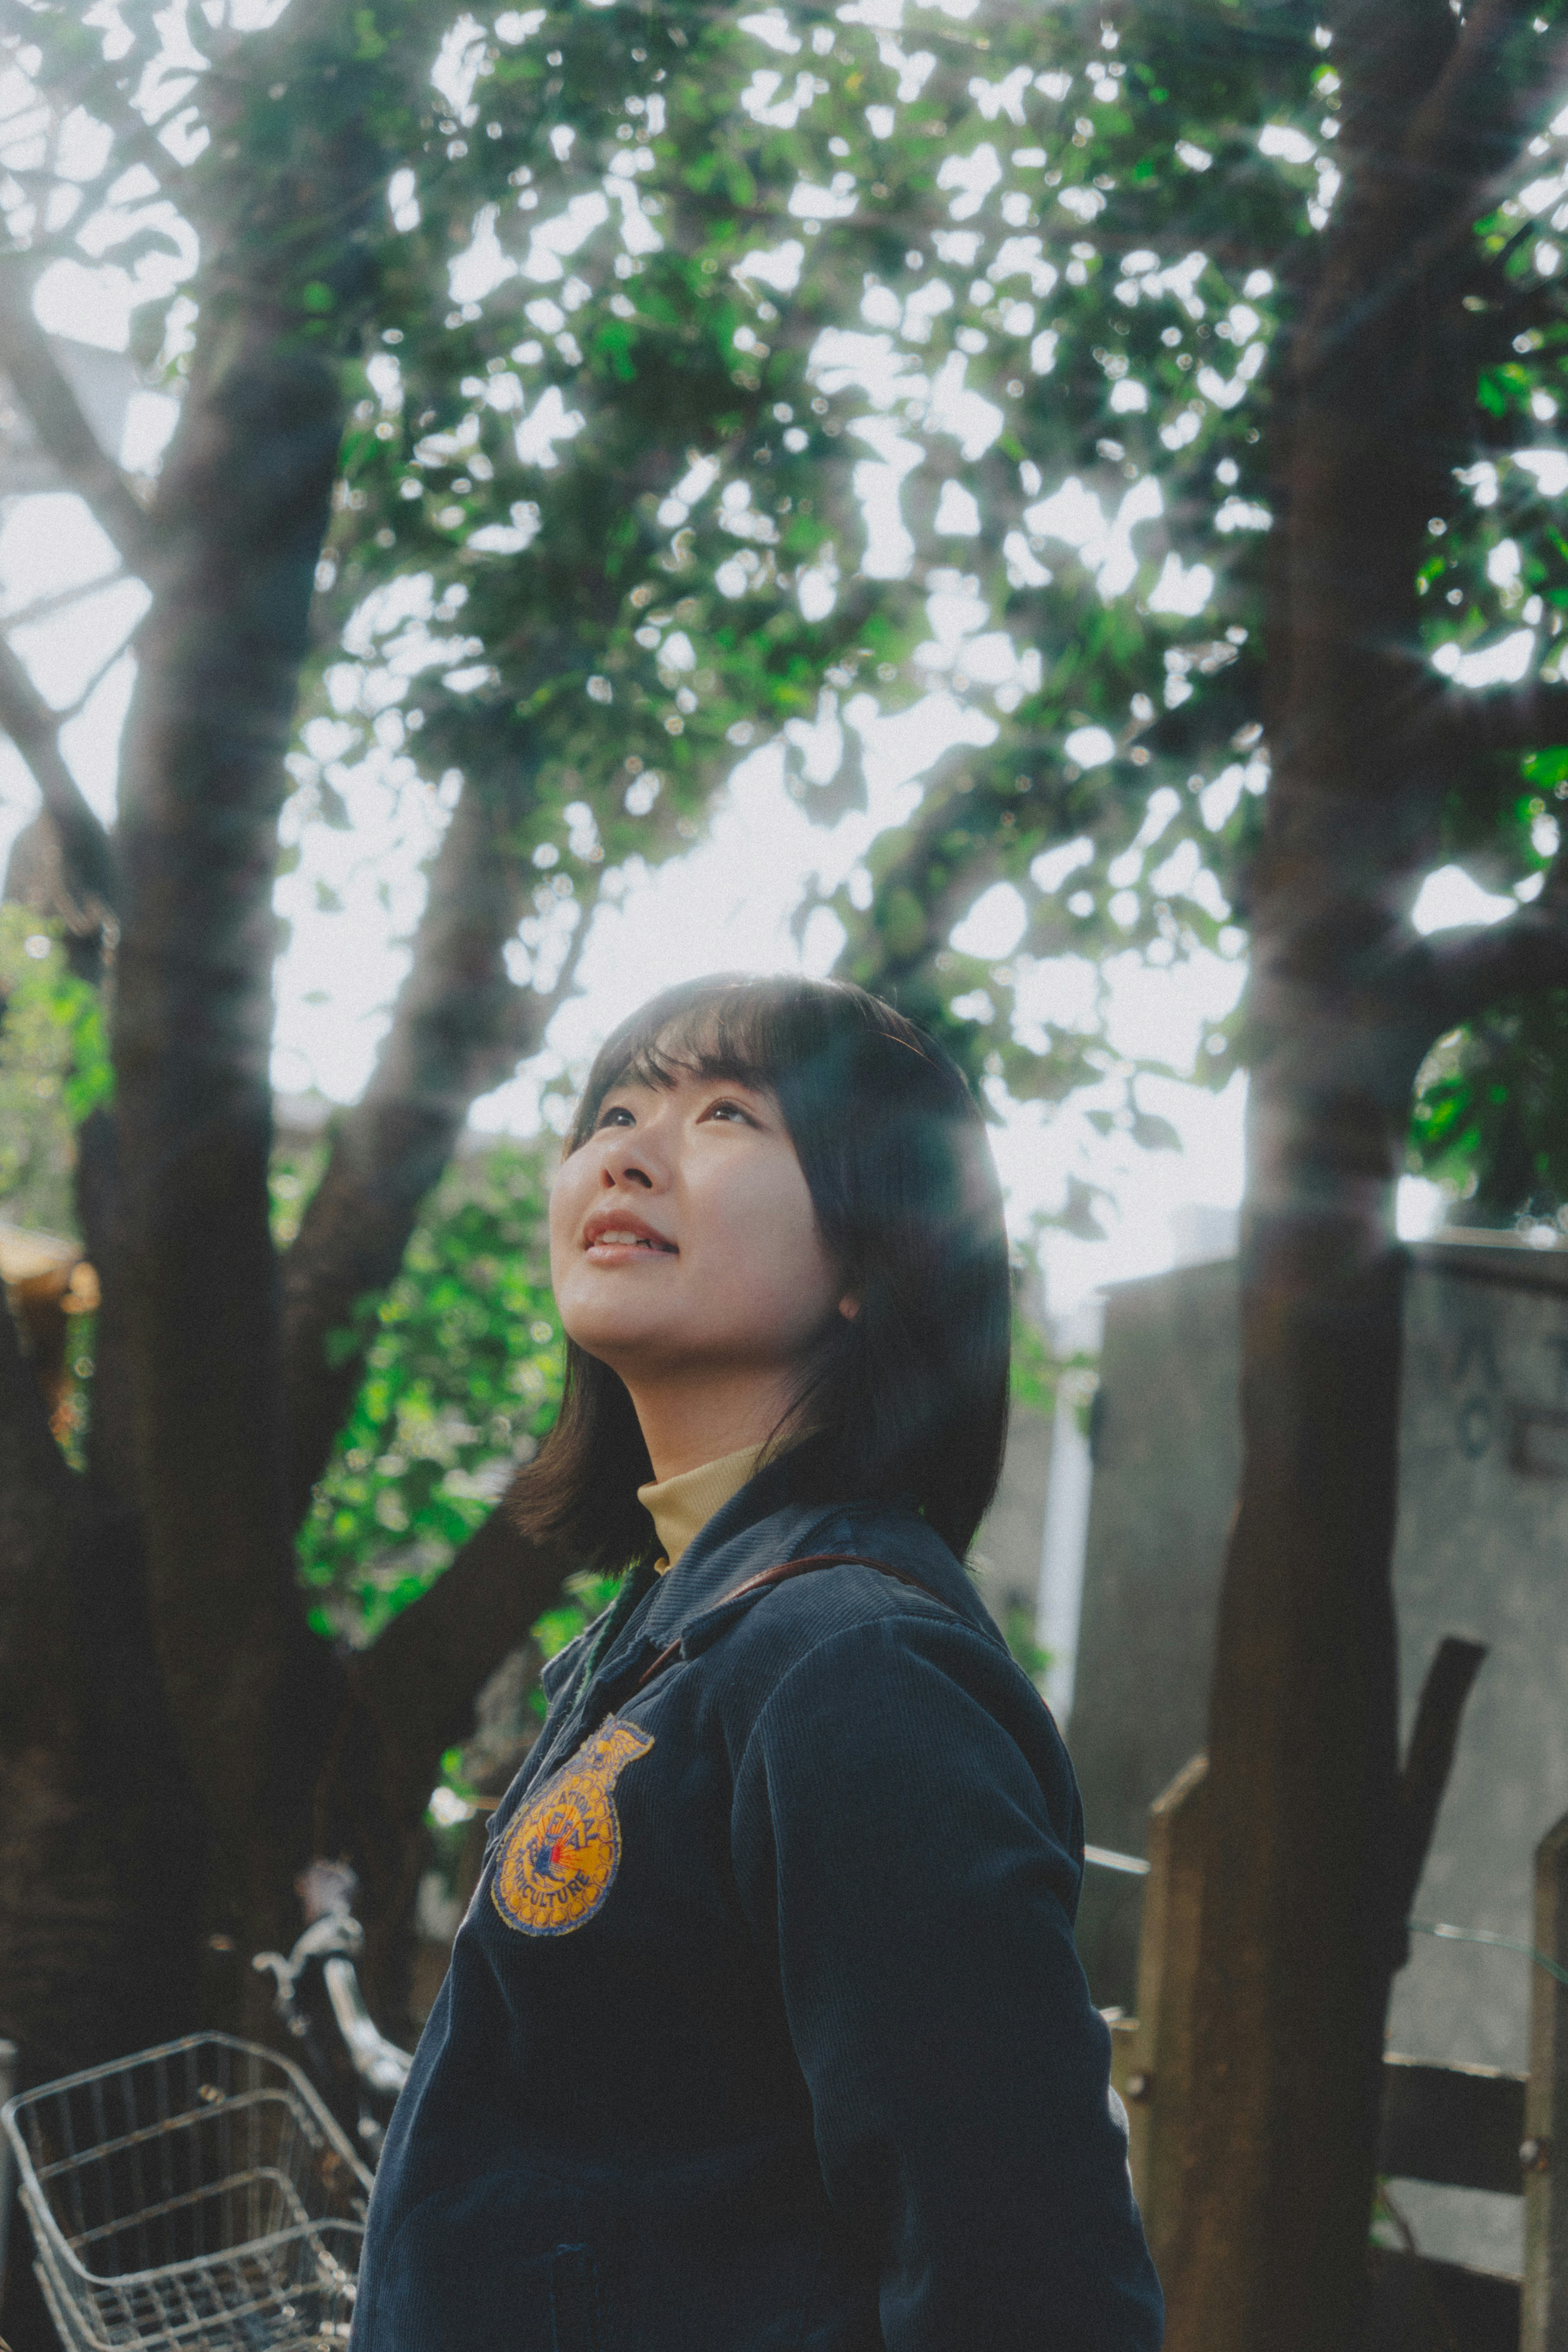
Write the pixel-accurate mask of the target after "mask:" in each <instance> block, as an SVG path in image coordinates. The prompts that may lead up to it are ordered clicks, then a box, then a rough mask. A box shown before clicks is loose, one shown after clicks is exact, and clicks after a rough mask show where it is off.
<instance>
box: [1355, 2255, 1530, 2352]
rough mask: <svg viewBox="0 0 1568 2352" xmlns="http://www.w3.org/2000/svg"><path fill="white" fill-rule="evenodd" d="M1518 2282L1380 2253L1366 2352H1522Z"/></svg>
mask: <svg viewBox="0 0 1568 2352" xmlns="http://www.w3.org/2000/svg"><path fill="white" fill-rule="evenodd" d="M1519 2307H1520V2294H1519V2281H1518V2280H1517V2279H1511V2278H1503V2277H1500V2275H1499V2274H1498V2273H1496V2272H1495V2271H1473V2270H1470V2269H1469V2268H1467V2266H1466V2265H1465V2264H1464V2263H1439V2262H1435V2261H1434V2260H1433V2259H1432V2258H1431V2256H1430V2255H1427V2254H1406V2253H1396V2252H1391V2251H1389V2250H1388V2249H1386V2248H1385V2247H1381V2246H1380V2247H1376V2248H1375V2249H1374V2252H1373V2258H1372V2285H1371V2294H1370V2297H1369V2309H1368V2314H1367V2326H1366V2333H1365V2336H1364V2339H1363V2342H1364V2348H1365V2352H1433V2347H1437V2346H1441V2347H1444V2352H1519V2340H1520V2338H1519Z"/></svg>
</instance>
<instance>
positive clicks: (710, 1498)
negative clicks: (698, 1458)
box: [637, 1445, 763, 1576]
mask: <svg viewBox="0 0 1568 2352" xmlns="http://www.w3.org/2000/svg"><path fill="white" fill-rule="evenodd" d="M762 1451H763V1449H762V1447H761V1446H760V1445H744V1446H742V1448H741V1450H740V1452H739V1453H738V1454H720V1455H719V1457H718V1460H717V1461H716V1462H705V1463H704V1464H703V1465H702V1467H701V1469H700V1470H683V1471H682V1472H681V1474H680V1475H679V1477H678V1478H661V1479H658V1480H655V1481H654V1482H653V1484H652V1485H650V1486H639V1487H638V1489H637V1500H638V1501H639V1502H640V1503H641V1504H642V1506H643V1509H644V1510H645V1511H646V1512H647V1513H648V1515H649V1517H651V1518H652V1520H653V1528H654V1531H655V1533H656V1534H657V1536H658V1538H659V1541H660V1542H661V1543H662V1544H663V1545H664V1559H662V1560H660V1561H659V1563H658V1567H659V1573H660V1574H661V1576H662V1575H663V1574H664V1571H665V1570H666V1569H671V1568H674V1565H675V1562H676V1561H677V1560H678V1559H679V1558H680V1556H681V1554H682V1553H683V1552H684V1551H685V1549H686V1547H687V1545H688V1544H689V1543H690V1542H691V1540H692V1538H693V1537H694V1536H695V1535H696V1534H697V1533H698V1532H699V1531H700V1530H701V1529H702V1528H706V1525H707V1523H708V1521H709V1520H710V1519H711V1518H712V1517H713V1515H714V1513H715V1512H716V1511H722V1510H723V1508H724V1507H725V1505H726V1504H727V1502H728V1500H729V1498H730V1496H732V1495H738V1494H739V1492H740V1490H741V1488H742V1487H743V1486H745V1484H746V1482H747V1479H748V1478H749V1477H750V1476H751V1474H752V1472H753V1471H754V1470H755V1469H756V1467H757V1464H758V1456H759V1455H760V1454H761V1453H762Z"/></svg>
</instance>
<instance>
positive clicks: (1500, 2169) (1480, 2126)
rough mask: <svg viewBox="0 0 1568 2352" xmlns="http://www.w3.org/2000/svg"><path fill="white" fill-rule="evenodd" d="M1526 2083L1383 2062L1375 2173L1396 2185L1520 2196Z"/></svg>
mask: <svg viewBox="0 0 1568 2352" xmlns="http://www.w3.org/2000/svg"><path fill="white" fill-rule="evenodd" d="M1525 2081H1526V2077H1525V2076H1524V2075H1522V2074H1505V2073H1504V2072H1503V2071H1502V2069H1501V2068H1500V2067H1497V2066H1428V2065H1425V2064H1423V2063H1421V2062H1420V2060H1418V2059H1415V2058H1396V2057H1388V2058H1385V2060H1384V2062H1383V2116H1382V2124H1381V2128H1380V2131H1379V2137H1378V2149H1377V2169H1378V2170H1379V2172H1381V2173H1385V2174H1386V2175H1388V2176H1389V2177H1391V2178H1393V2179H1399V2180H1436V2181H1438V2182H1441V2183H1442V2184H1443V2185H1444V2186H1445V2187H1448V2188H1450V2189H1500V2190H1501V2191H1503V2193H1504V2194H1505V2195H1508V2196H1511V2197H1517V2196H1519V2195H1520V2193H1521V2190H1522V2189H1523V2186H1524V2181H1523V2176H1522V2175H1521V2171H1520V2166H1519V2147H1520V2142H1521V2140H1522V2139H1523V2137H1524V2095H1525Z"/></svg>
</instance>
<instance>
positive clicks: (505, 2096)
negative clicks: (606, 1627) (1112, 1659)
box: [352, 1460, 1163, 2352]
mask: <svg viewBox="0 0 1568 2352" xmlns="http://www.w3.org/2000/svg"><path fill="white" fill-rule="evenodd" d="M827 1550H833V1551H859V1552H862V1553H866V1554H869V1555H871V1556H873V1557H875V1558H879V1559H887V1560H891V1561H892V1562H894V1564H895V1565H897V1566H899V1567H901V1568H903V1569H904V1570H906V1571H907V1572H908V1573H909V1574H911V1575H913V1576H915V1577H917V1578H918V1579H919V1580H920V1581H921V1582H922V1583H923V1584H925V1585H927V1586H929V1587H930V1588H931V1589H932V1591H934V1592H935V1593H936V1594H937V1595H939V1596H940V1598H939V1599H938V1600H928V1599H926V1598H925V1597H924V1596H923V1595H921V1594H919V1593H916V1592H913V1591H909V1590H908V1588H907V1587H905V1586H903V1585H901V1584H898V1583H896V1582H894V1580H892V1579H891V1578H888V1577H885V1576H882V1575H879V1574H878V1573H877V1572H876V1571H875V1570H873V1569H864V1568H858V1567H849V1568H831V1569H824V1570H820V1571H818V1572H816V1573H814V1574H811V1575H808V1576H802V1577H800V1578H798V1579H795V1580H792V1581H790V1582H788V1583H785V1584H782V1585H779V1586H778V1587H776V1588H775V1589H773V1590H772V1591H768V1592H766V1593H763V1594H760V1595H757V1596H753V1597H752V1598H751V1599H749V1600H740V1601H735V1602H733V1603H729V1604H727V1603H726V1600H725V1596H726V1594H727V1593H728V1592H729V1591H733V1589H734V1588H735V1587H736V1586H737V1585H739V1584H740V1583H742V1582H743V1581H744V1580H745V1579H746V1578H747V1577H748V1576H751V1575H754V1574H755V1573H756V1572H757V1571H758V1570H760V1569H762V1568H765V1567H768V1566H769V1565H771V1564H772V1563H773V1562H774V1561H776V1560H779V1559H790V1558H799V1557H802V1556H805V1555H807V1554H811V1553H816V1552H821V1551H827ZM601 1630H602V1629H599V1628H590V1629H589V1632H588V1633H587V1634H585V1635H584V1636H582V1637H580V1644H579V1645H574V1646H575V1648H576V1654H575V1655H574V1654H572V1653H570V1652H563V1653H562V1654H561V1656H560V1657H559V1658H558V1659H556V1660H554V1661H552V1662H551V1666H550V1669H549V1676H548V1688H549V1693H550V1696H551V1701H552V1705H551V1711H550V1715H549V1719H548V1721H547V1724H546V1727H545V1730H544V1732H543V1734H542V1735H541V1737H540V1739H539V1741H538V1745H537V1747H536V1748H535V1750H534V1752H533V1754H532V1756H530V1758H529V1759H528V1763H527V1765H525V1767H524V1769H523V1770H522V1772H521V1773H520V1774H519V1775H518V1778H517V1781H516V1782H515V1783H514V1785H513V1787H512V1789H511V1790H509V1791H508V1793H507V1798H506V1800H505V1801H504V1802H503V1804H502V1805H501V1806H500V1807H499V1808H498V1810H497V1816H496V1820H495V1823H494V1826H493V1831H492V1843H491V1846H490V1850H489V1853H488V1854H487V1857H486V1866H485V1871H484V1874H483V1876H482V1878H481V1881H480V1884H479V1886H478V1889H477V1891H476V1895H475V1897H474V1901H473V1903H472V1905H471V1906H470V1908H469V1912H468V1916H467V1917H466V1919H465V1922H464V1924H463V1927H462V1928H461V1929H460V1931H459V1934H458V1937H457V1941H456V1946H455V1950H454V1953H453V1960H452V1968H451V1970H450V1973H449V1975H448V1977H447V1979H446V1982H445V1984H444V1987H443V1990H442V1992H441V1994H440V1996H439V1999H438V2000H437V2002H436V2006H435V2009H434V2011H433V2013H432V2016H431V2019H430V2021H429V2024H428V2025H427V2026H426V2029H425V2032H424V2034H423V2038H422V2040H421V2042H420V2046H419V2051H418V2053H417V2056H416V2059H415V2063H414V2068H413V2075H412V2078H411V2080H410V2083H409V2086H408V2089H407V2090H406V2091H405V2092H404V2094H403V2096H402V2100H401V2101H400V2102H399V2105H398V2109H397V2113H396V2115H395V2116H394V2117H393V2119H392V2128H391V2131H390V2132H389V2134H388V2138H387V2145H386V2152H385V2155H384V2157H383V2158H382V2168H381V2173H380V2177H379V2178H378V2180H377V2183H376V2190H375V2196H374V2199H373V2200H372V2204H371V2218H370V2227H369V2231H368V2233H367V2240H366V2246H365V2255H364V2263H363V2266H362V2270H361V2289H360V2300H359V2308H358V2312H357V2315H356V2318H355V2324H354V2331H353V2336H352V2352H492V2347H494V2352H1156V2347H1158V2345H1159V2342H1160V2338H1161V2334H1162V2325H1163V2315H1162V2306H1161V2299H1160V2292H1159V2286H1158V2284H1157V2282H1156V2280H1155V2274H1154V2270H1153V2266H1152V2264H1151V2263H1150V2261H1149V2257H1148V2252H1147V2250H1146V2247H1145V2241H1144V2235H1143V2231H1142V2228H1141V2225H1140V2223H1139V2221H1138V2216H1137V2212H1136V2209H1135V2207H1134V2203H1133V2199H1132V2193H1131V2188H1130V2183H1129V2180H1128V2174H1127V2166H1126V2141H1125V2137H1124V2130H1123V2128H1122V2126H1121V2125H1120V2123H1119V2120H1118V2118H1117V2116H1116V2114H1115V2113H1114V2112H1113V2106H1112V2104H1111V2102H1110V2099H1109V2096H1108V2084H1109V2070H1110V2037H1109V2034H1108V2032H1107V2031H1106V2028H1105V2026H1104V2024H1103V2021H1102V2020H1101V2018H1100V2017H1099V2016H1098V2014H1097V2013H1096V2011H1095V2010H1094V2009H1093V2007H1092V2003H1091V2001H1090V1999H1089V1994H1088V1990H1087V1987H1086V1986H1085V1983H1084V1980H1083V1976H1082V1970H1081V1969H1080V1968H1079V1965H1078V1959H1077V1956H1076V1953H1075V1951H1074V1949H1073V1944H1072V1916H1073V1911H1074V1908H1075V1906H1076V1903H1077V1897H1078V1888H1079V1882H1080V1878H1081V1874H1082V1814H1081V1809H1080V1806H1079V1802H1078V1795H1077V1790H1076V1786H1075V1783H1074V1781H1073V1777H1072V1770H1071V1765H1070V1764H1069V1762H1068V1759H1067V1756H1066V1752H1065V1750H1064V1749H1063V1748H1062V1745H1061V1740H1060V1738H1058V1736H1057V1733H1056V1730H1055V1727H1054V1726H1053V1725H1052V1723H1051V1717H1050V1716H1049V1714H1048V1713H1047V1711H1046V1709H1045V1707H1044V1706H1042V1705H1041V1703H1040V1698H1039V1697H1038V1696H1037V1694H1036V1692H1035V1691H1034V1688H1033V1686H1032V1685H1031V1684H1030V1681H1029V1679H1028V1677H1027V1676H1026V1675H1024V1674H1023V1673H1022V1672H1021V1671H1020V1670H1019V1668H1018V1666H1016V1665H1015V1664H1014V1663H1013V1661H1012V1660H1011V1658H1010V1657H1009V1654H1008V1653H1007V1649H1006V1645H1005V1644H1004V1643H1003V1642H1002V1641H1001V1638H1000V1636H999V1635H998V1633H997V1632H996V1629H995V1627H994V1626H993V1625H992V1624H991V1622H990V1620H989V1619H988V1617H987V1616H986V1614H985V1612H984V1610H983V1609H982V1608H981V1606H980V1604H979V1602H978V1601H977V1599H976V1598H975V1596H974V1594H973V1592H972V1591H971V1590H970V1587H969V1584H968V1581H967V1578H966V1576H965V1574H964V1571H963V1570H962V1568H961V1567H960V1565H959V1563H958V1562H957V1561H956V1559H954V1557H953V1555H952V1554H951V1552H949V1551H948V1550H947V1549H946V1546H945V1545H944V1544H942V1543H941V1542H940V1540H939V1539H938V1538H936V1536H935V1535H934V1534H933V1533H932V1532H931V1530H930V1529H929V1528H926V1527H925V1525H924V1523H923V1522H922V1521H921V1520H920V1519H919V1518H918V1517H915V1515H914V1514H913V1513H912V1512H908V1511H905V1510H903V1509H901V1508H899V1507H897V1506H886V1505H864V1506H857V1507H852V1508H849V1509H841V1510H826V1511H824V1510H822V1509H821V1508H820V1507H815V1506H812V1507H806V1506H802V1505H799V1504H793V1503H792V1502H791V1500H790V1496H789V1462H788V1460H786V1461H784V1462H782V1463H778V1464H775V1465H771V1466H770V1467H769V1468H768V1469H766V1470H764V1471H763V1472H762V1473H760V1474H759V1475H758V1476H757V1477H756V1478H754V1479H753V1480H752V1481H751V1482H750V1484H749V1485H748V1486H747V1487H745V1488H743V1489H742V1490H741V1492H740V1493H739V1494H738V1495H737V1496H734V1497H733V1498H732V1499H731V1500H730V1501H729V1502H728V1503H727V1505H726V1506H725V1507H724V1508H723V1510H721V1511H720V1512H719V1514H718V1515H717V1517H716V1519H714V1520H713V1521H712V1522H711V1523H710V1524H709V1526H707V1527H706V1528H704V1529H703V1531H702V1533H701V1534H700V1536H699V1537H698V1538H697V1539H696V1540H695V1542H694V1543H693V1544H692V1546H691V1547H690V1549H688V1550H687V1552H686V1553H685V1557H684V1558H683V1559H681V1561H680V1562H679V1563H678V1565H677V1566H676V1567H675V1568H674V1570H672V1571H671V1572H670V1574H669V1575H668V1576H665V1577H663V1578H661V1579H659V1580H657V1582H656V1583H655V1584H654V1585H653V1587H652V1589H651V1590H649V1591H645V1592H643V1594H642V1595H641V1596H640V1597H639V1598H638V1599H637V1600H636V1601H635V1602H634V1604H633V1605H632V1608H631V1610H630V1613H629V1614H628V1615H626V1617H625V1618H624V1620H623V1622H621V1623H620V1624H619V1625H618V1626H617V1627H616V1629H615V1631H614V1633H613V1635H612V1639H611V1640H610V1641H609V1643H607V1644H606V1645H605V1646H603V1647H602V1648H601V1649H599V1640H598V1637H599V1635H600V1634H601ZM677 1637H678V1638H679V1640H680V1642H681V1654H680V1657H679V1658H678V1659H677V1661H676V1662H675V1663H674V1664H672V1665H671V1666H669V1667H668V1668H666V1669H665V1670H664V1672H663V1673H662V1674H660V1675H658V1677H657V1678H656V1679H655V1680H653V1682H651V1683H650V1684H649V1685H648V1686H647V1688H646V1689H645V1690H643V1691H642V1692H640V1693H638V1695H637V1696H635V1697H634V1698H633V1697H632V1696H629V1694H630V1693H631V1692H632V1686H633V1685H634V1684H635V1683H636V1681H637V1679H638V1677H639V1676H640V1675H641V1674H642V1672H643V1669H644V1668H645V1667H646V1665H647V1664H649V1662H650V1660H651V1659H652V1658H653V1657H654V1656H655V1655H656V1654H658V1653H659V1652H660V1651H661V1650H663V1649H664V1647H665V1646H666V1645H667V1644H669V1643H672V1642H673V1641H674V1640H675V1639H676V1638H677ZM596 1649H599V1654H598V1656H597V1658H596V1659H595V1660H594V1663H593V1664H591V1667H590V1668H589V1671H588V1672H587V1674H586V1675H584V1674H583V1671H582V1664H583V1660H584V1658H585V1657H592V1656H593V1654H594V1652H595V1650H596Z"/></svg>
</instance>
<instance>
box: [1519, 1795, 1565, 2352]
mask: <svg viewBox="0 0 1568 2352" xmlns="http://www.w3.org/2000/svg"><path fill="white" fill-rule="evenodd" d="M1535 1948H1536V1950H1537V1951H1538V1952H1544V1953H1545V1954H1546V1955H1547V1957H1548V1958H1550V1959H1554V1960H1556V1961H1557V1962H1558V1963H1559V1964H1561V1963H1562V1962H1563V1959H1564V1958H1568V1814H1564V1816H1563V1819H1562V1820H1561V1821H1560V1822H1558V1823H1557V1825H1556V1827H1555V1828H1554V1829H1551V1830H1548V1832H1546V1835H1545V1836H1544V1837H1543V1838H1542V1841H1541V1843H1540V1844H1539V1845H1538V1846H1537V1847H1536V1849H1535ZM1530 1979H1531V1981H1530V2088H1529V2090H1528V2092H1527V2093H1526V2095H1525V2102H1524V2145H1525V2151H1526V2152H1525V2157H1524V2303H1523V2311H1522V2315H1521V2326H1520V2352H1568V1987H1564V1986H1563V1985H1561V1984H1559V1983H1558V1981H1557V1979H1555V1978H1554V1977H1552V1976H1551V1975H1549V1974H1548V1972H1547V1971H1546V1969H1542V1968H1532V1969H1531V1972H1530Z"/></svg>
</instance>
